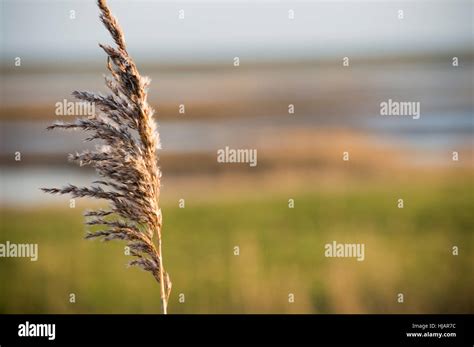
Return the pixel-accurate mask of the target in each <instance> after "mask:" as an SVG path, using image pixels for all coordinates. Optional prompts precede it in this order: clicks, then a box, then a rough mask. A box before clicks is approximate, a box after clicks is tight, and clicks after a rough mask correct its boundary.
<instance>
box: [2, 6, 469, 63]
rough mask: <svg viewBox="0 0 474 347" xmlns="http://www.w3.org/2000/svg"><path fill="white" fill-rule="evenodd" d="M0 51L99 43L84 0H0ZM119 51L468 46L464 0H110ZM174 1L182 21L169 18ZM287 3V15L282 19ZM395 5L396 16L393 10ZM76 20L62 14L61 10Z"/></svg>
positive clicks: (164, 55) (53, 50)
mask: <svg viewBox="0 0 474 347" xmlns="http://www.w3.org/2000/svg"><path fill="white" fill-rule="evenodd" d="M0 1H1V3H2V11H1V12H2V21H1V22H2V23H1V39H2V46H3V49H4V58H3V59H5V58H6V59H10V58H11V57H14V56H23V57H29V58H34V59H37V60H38V61H40V60H44V59H47V60H58V59H60V60H68V59H82V58H88V59H92V60H95V59H102V58H103V55H102V54H101V52H100V51H99V50H98V49H97V43H98V42H109V38H108V35H107V33H106V31H105V29H104V28H103V27H102V26H101V23H100V22H99V20H98V17H97V16H98V10H97V7H96V5H95V1H92V0H82V1H78V0H74V1H71V0H66V1H58V0H0ZM109 3H110V6H111V8H112V10H113V12H114V13H115V14H116V15H117V17H118V19H119V21H120V23H121V24H122V26H123V27H124V30H125V32H126V37H127V41H128V44H129V50H130V51H131V52H132V53H133V55H134V56H137V55H140V56H141V58H142V59H148V60H152V61H154V60H159V61H161V62H176V61H180V62H199V61H216V60H222V59H228V58H229V57H233V56H242V57H247V58H249V59H270V60H271V59H275V60H279V59H289V58H295V57H303V58H319V57H322V58H324V57H330V56H335V55H336V56H340V55H343V56H345V55H349V56H351V55H352V56H354V55H362V56H377V55H398V54H400V55H403V54H405V53H411V52H424V51H425V52H432V51H448V52H453V54H455V52H456V51H459V50H466V49H471V50H472V47H473V27H472V26H473V24H472V22H473V4H474V2H473V1H470V0H468V1H457V0H446V1H420V0H419V1H261V0H260V1H256V0H254V1H250V0H249V1H199V0H197V1H154V0H138V1H123V0H115V1H114V0H110V1H109ZM180 9H184V11H185V19H184V20H179V19H178V11H179V10H180ZM289 9H294V11H295V19H294V20H293V21H290V20H288V10H289ZM399 9H402V10H404V16H405V19H403V20H399V19H398V18H397V11H398V10H399ZM70 10H75V11H76V19H74V20H71V19H69V15H70V13H69V11H70Z"/></svg>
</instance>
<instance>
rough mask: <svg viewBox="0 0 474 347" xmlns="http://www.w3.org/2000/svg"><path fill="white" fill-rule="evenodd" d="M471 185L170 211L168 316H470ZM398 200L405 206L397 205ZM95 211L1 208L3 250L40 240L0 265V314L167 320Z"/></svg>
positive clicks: (197, 203) (196, 203)
mask: <svg viewBox="0 0 474 347" xmlns="http://www.w3.org/2000/svg"><path fill="white" fill-rule="evenodd" d="M473 188H474V187H473V182H472V179H471V177H470V176H468V177H464V178H463V177H460V178H459V179H455V180H449V179H448V180H446V179H443V180H440V181H438V182H430V183H423V182H421V181H417V182H416V183H410V182H409V181H407V182H405V183H400V182H396V183H393V184H392V185H389V186H388V185H386V184H384V185H382V184H373V185H371V186H368V185H367V186H364V187H363V188H360V189H338V190H337V191H330V190H325V191H320V192H319V193H317V192H312V191H311V190H310V189H309V190H308V191H307V192H300V193H299V194H295V195H293V196H288V195H286V194H282V193H280V194H270V193H268V194H264V195H258V196H257V197H255V196H254V197H251V196H249V197H248V198H245V197H243V198H240V200H237V201H230V200H225V199H219V198H218V197H216V199H215V200H213V199H212V198H210V199H207V200H206V201H203V200H198V199H187V200H186V208H184V209H179V208H178V206H177V203H176V204H174V203H173V204H170V202H167V203H166V204H165V205H164V206H163V212H164V223H165V224H164V257H165V266H166V267H167V270H168V272H169V273H170V275H171V279H172V281H173V291H172V295H171V299H170V307H169V311H170V312H171V313H244V312H245V313H307V312H311V313H417V312H423V313H451V312H452V313H455V312H456V313H459V312H470V313H473V312H474V296H473V295H472V293H474V275H473V272H472V264H474V252H473V249H472V248H473V245H474V237H473V233H472V231H473V230H474V228H473V227H474V225H473V218H472V211H473V210H474V200H473ZM400 195H402V196H403V198H404V200H405V208H404V209H398V208H397V206H396V201H397V199H398V198H399V197H400ZM289 198H293V199H294V200H295V208H293V209H289V208H288V199H289ZM87 203H88V202H87V201H84V202H81V203H80V204H79V205H78V206H77V207H76V208H75V209H58V208H52V207H40V208H38V209H29V210H22V211H20V210H13V209H6V208H3V209H2V210H1V218H2V221H1V233H0V242H5V241H6V240H9V241H11V242H16V243H22V242H25V243H38V244H39V260H38V261H37V262H31V261H30V260H29V259H15V258H2V259H0V274H1V282H0V313H158V312H160V300H159V287H158V285H157V284H156V283H155V282H154V280H153V278H152V276H150V275H149V274H148V273H145V272H143V271H141V270H139V269H137V268H129V269H127V268H126V266H125V264H126V263H127V261H128V259H127V257H126V256H124V255H123V247H124V244H122V243H120V242H111V243H109V244H103V243H102V242H99V241H85V240H83V239H82V236H83V233H82V232H83V231H84V229H85V227H84V226H83V225H82V221H83V219H82V210H83V209H84V208H85V206H86V205H87ZM333 240H336V241H337V242H348V243H365V261H363V262H358V261H356V260H355V259H351V258H349V259H347V258H346V259H341V258H325V257H324V245H325V244H326V243H330V242H332V241H333ZM454 245H457V246H459V252H460V253H459V255H458V256H453V255H452V253H451V252H452V247H453V246H454ZM234 246H239V247H240V255H239V256H235V255H234V253H233V252H234ZM70 293H74V294H75V295H76V303H73V304H72V303H69V294H70ZM180 293H183V294H184V295H185V302H184V303H179V302H178V296H179V294H180ZM289 293H293V294H294V295H295V302H294V303H289V302H288V294H289ZM398 293H403V294H404V296H405V302H404V303H403V304H400V303H398V302H397V294H398Z"/></svg>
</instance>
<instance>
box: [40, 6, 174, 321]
mask: <svg viewBox="0 0 474 347" xmlns="http://www.w3.org/2000/svg"><path fill="white" fill-rule="evenodd" d="M98 6H99V9H100V12H101V14H100V19H101V20H102V23H103V24H104V25H105V27H106V28H107V30H108V31H109V32H110V34H111V35H112V38H113V39H114V42H115V47H112V46H109V45H103V44H100V47H102V49H103V50H104V51H105V53H106V54H107V68H108V70H109V71H110V74H111V76H109V77H107V76H106V77H105V84H106V86H107V88H108V90H109V93H108V94H106V95H102V94H100V93H91V92H87V91H74V92H73V93H72V94H73V96H74V97H75V98H76V99H78V100H81V101H85V102H90V103H93V104H94V105H95V110H96V112H95V114H94V115H92V116H88V117H83V118H77V119H76V120H75V121H74V122H72V123H64V122H56V123H54V124H53V125H51V126H50V127H48V129H66V130H78V129H79V130H82V131H84V132H85V133H87V134H88V137H87V138H86V140H87V141H93V140H97V141H100V145H99V146H97V148H96V150H93V151H89V150H86V151H83V152H81V153H75V154H70V155H69V159H70V160H71V161H73V162H76V163H78V164H79V165H80V166H84V165H89V166H92V167H94V168H95V170H96V172H97V174H98V175H99V176H100V180H97V181H95V182H93V183H92V185H91V186H90V187H78V186H75V185H72V184H70V185H67V186H65V187H63V188H42V190H43V191H45V192H47V193H51V194H69V195H71V196H73V197H90V198H96V199H103V200H107V201H108V202H109V207H108V209H105V210H102V209H98V210H92V211H87V212H86V213H85V216H86V224H87V225H98V226H101V229H100V230H97V231H89V232H88V233H87V234H86V238H87V239H94V238H98V239H103V240H105V241H110V240H124V241H126V242H127V246H128V247H129V249H130V254H131V255H132V256H133V257H135V259H134V260H132V261H131V262H130V263H129V264H130V265H133V266H139V267H141V268H142V269H144V270H146V271H148V272H150V273H151V274H152V275H153V276H154V277H155V279H156V280H157V281H158V283H159V284H160V287H161V301H162V305H163V312H164V313H166V312H167V303H168V298H169V294H170V290H171V282H170V280H169V276H168V274H167V273H166V272H165V270H164V268H163V259H162V251H161V226H162V215H161V209H160V208H159V197H160V180H161V171H160V169H159V167H158V164H157V153H156V151H157V149H158V148H159V146H160V139H159V134H158V132H157V127H156V124H155V121H154V119H153V113H154V111H153V109H152V108H151V107H150V105H149V104H148V102H147V88H148V86H149V83H150V80H149V79H148V78H146V77H143V76H141V75H140V73H139V72H138V70H137V67H136V65H135V62H134V61H133V59H132V58H131V57H130V56H129V54H128V52H127V48H126V45H125V39H124V35H123V32H122V29H121V28H120V26H119V25H118V23H117V20H116V19H115V17H114V16H112V14H111V13H110V10H109V8H108V6H107V4H106V2H105V0H99V1H98ZM155 242H156V244H157V245H155Z"/></svg>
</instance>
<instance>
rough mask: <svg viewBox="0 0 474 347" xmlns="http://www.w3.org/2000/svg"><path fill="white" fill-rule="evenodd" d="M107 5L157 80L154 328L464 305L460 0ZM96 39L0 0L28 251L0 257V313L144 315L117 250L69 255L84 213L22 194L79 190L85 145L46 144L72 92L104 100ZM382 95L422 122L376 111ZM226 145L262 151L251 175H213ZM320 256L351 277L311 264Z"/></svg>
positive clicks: (465, 140)
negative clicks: (76, 155)
mask: <svg viewBox="0 0 474 347" xmlns="http://www.w3.org/2000/svg"><path fill="white" fill-rule="evenodd" d="M110 6H111V8H112V9H113V12H114V14H115V15H116V16H117V17H118V19H119V22H120V23H121V25H122V27H123V29H124V31H125V34H126V39H127V42H128V45H129V51H130V53H131V55H132V56H133V57H134V59H135V60H136V62H137V64H138V66H139V69H140V71H141V72H142V74H144V75H148V76H150V77H151V78H152V85H151V88H150V102H151V103H152V105H153V106H154V107H155V109H156V111H157V114H156V117H157V120H158V122H159V125H160V133H161V137H162V146H163V150H162V151H161V157H160V165H161V167H162V170H163V177H164V178H163V191H162V194H161V196H162V210H163V214H164V247H165V248H164V256H165V264H166V266H167V269H168V272H169V273H170V275H171V277H172V281H173V291H172V296H171V299H170V312H173V313H242V312H243V313H280V312H284V313H306V312H311V313H402V312H410V313H415V312H422V313H450V312H471V313H472V312H473V311H474V298H473V296H472V293H473V292H474V275H473V272H472V264H473V263H474V253H473V245H474V236H473V233H472V232H473V227H474V225H473V224H474V223H473V217H472V211H473V208H474V202H473V180H472V178H473V176H472V174H473V156H472V149H473V147H472V145H473V142H472V131H473V118H472V117H473V91H474V89H473V69H472V68H473V65H472V64H473V8H472V6H473V3H472V2H471V1H449V2H448V1H417V2H405V1H403V2H397V1H381V2H375V1H370V2H363V1H341V2H334V3H332V2H319V1H318V2H302V1H296V2H258V1H250V2H244V1H242V2H239V1H229V2H196V3H194V2H193V3H190V2H170V1H134V2H128V3H127V2H125V1H110ZM181 9H184V14H185V19H184V20H180V19H179V18H178V15H179V10H181ZM289 9H293V10H294V11H295V19H294V20H289V19H288V10H289ZM399 9H402V10H403V11H404V19H402V20H400V19H398V10H399ZM71 10H74V11H75V19H71V18H70V16H71V12H70V11H71ZM98 42H109V38H108V36H107V33H106V30H105V29H104V28H102V26H101V24H100V22H99V20H98V11H97V9H96V7H95V4H94V2H93V1H90V2H84V1H13V0H1V53H2V55H1V68H2V71H1V79H0V83H1V109H0V125H1V148H0V165H1V182H0V184H1V191H0V193H1V201H0V218H1V219H0V242H5V241H7V240H8V241H10V242H16V243H38V244H39V260H38V261H37V262H30V261H29V259H15V258H2V259H0V276H1V277H0V312H1V313H154V312H159V307H160V306H159V305H160V303H159V290H158V287H157V285H156V283H155V282H154V280H153V279H152V277H151V276H149V275H148V274H145V273H144V272H141V271H140V270H137V269H134V268H132V269H127V268H126V266H125V264H126V263H127V261H128V259H127V257H126V256H124V255H123V246H124V245H123V244H121V243H119V242H113V243H110V244H107V245H104V244H102V243H100V242H93V241H85V240H83V239H82V238H83V233H84V229H85V227H84V226H83V223H82V222H83V219H82V212H83V210H85V209H86V208H88V207H90V206H92V205H93V204H96V202H95V201H90V200H76V207H75V208H74V209H71V208H69V199H68V198H66V197H50V196H46V195H44V194H42V193H41V192H40V190H39V187H44V186H57V185H62V184H66V183H69V182H71V183H77V184H87V183H88V182H90V181H92V180H94V172H92V171H91V170H89V169H87V168H78V167H76V166H74V165H72V164H69V163H68V162H67V160H66V158H67V153H69V152H74V151H77V150H80V149H82V148H86V147H87V146H88V144H83V143H82V137H81V135H80V134H78V133H62V132H52V133H51V132H50V133H48V132H46V130H45V128H46V126H47V125H48V124H50V123H51V122H52V121H53V120H56V119H58V118H59V119H61V117H57V116H55V114H54V111H55V104H56V103H57V102H62V101H63V99H65V98H66V99H68V100H70V101H72V98H71V96H70V93H71V92H72V91H73V90H83V89H85V90H99V91H100V90H101V91H105V88H104V87H103V79H102V74H104V73H106V68H105V55H104V53H103V52H101V50H100V49H99V47H98V46H97V43H98ZM236 56H238V57H239V58H240V66H239V67H234V66H233V59H234V57H236ZM15 57H21V66H20V67H15V65H14V59H15ZM343 57H349V59H350V66H349V67H343V65H342V59H343ZM453 57H458V58H459V66H458V67H453V66H452V58H453ZM389 98H390V99H392V100H395V101H417V102H420V103H421V119H419V120H413V119H411V118H410V117H382V116H380V114H379V113H380V103H381V102H382V101H387V100H388V99H389ZM180 104H185V107H186V113H185V114H179V112H178V110H179V105H180ZM288 104H294V105H295V114H293V115H290V114H288ZM63 118H67V116H66V117H63ZM66 120H67V119H66ZM89 145H90V144H89ZM225 146H230V147H233V148H256V149H258V166H257V167H255V168H250V167H248V165H246V164H226V165H222V164H218V163H217V162H216V151H217V149H219V148H224V147H225ZM16 151H20V152H21V154H22V159H21V161H19V162H17V161H15V160H14V153H15V152H16ZM344 151H348V152H350V161H348V162H345V161H343V160H342V153H343V152H344ZM453 151H457V152H459V161H453V160H452V152H453ZM399 198H402V199H404V205H405V206H404V208H403V209H399V208H397V200H398V199H399ZM179 199H185V208H184V209H180V208H178V200H179ZM289 199H294V201H295V207H294V208H293V209H289V208H288V200H289ZM334 240H335V241H337V242H347V243H364V244H365V261H363V262H357V261H356V260H355V259H350V258H349V259H335V258H333V259H331V258H325V257H324V245H325V244H326V243H330V242H332V241H334ZM235 246H239V247H240V255H239V256H234V253H233V252H234V247H235ZM453 246H458V247H459V255H458V256H453V255H452V247H453ZM70 293H74V294H75V295H76V303H74V304H71V303H69V294H70ZM180 293H184V294H185V303H179V302H178V295H179V294H180ZM289 293H293V294H294V295H295V302H294V303H289V302H288V294H289ZM398 293H403V294H404V296H405V302H404V303H403V304H400V303H398V302H397V294H398Z"/></svg>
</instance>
